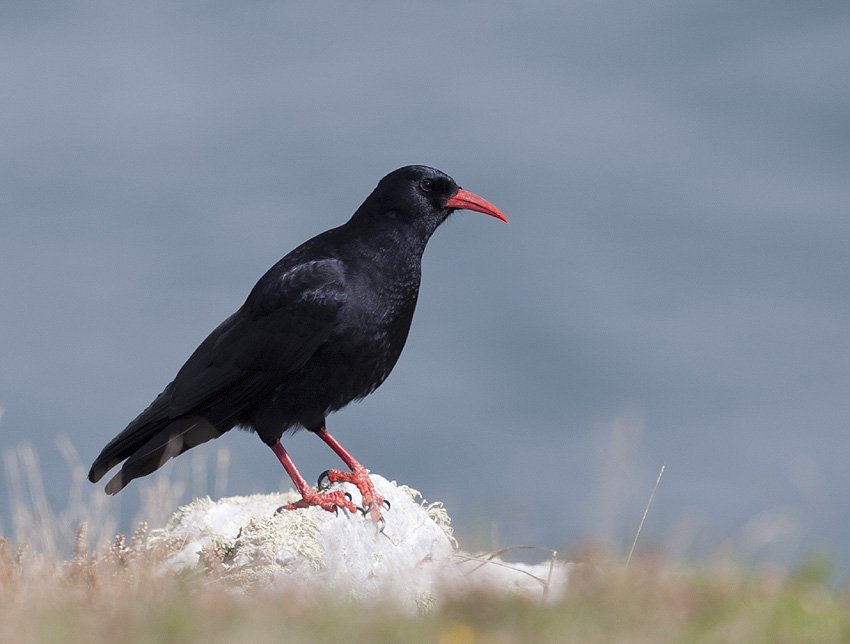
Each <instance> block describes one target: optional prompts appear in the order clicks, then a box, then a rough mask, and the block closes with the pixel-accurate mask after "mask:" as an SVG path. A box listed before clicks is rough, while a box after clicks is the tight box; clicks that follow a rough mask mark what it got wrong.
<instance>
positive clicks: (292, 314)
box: [89, 165, 507, 521]
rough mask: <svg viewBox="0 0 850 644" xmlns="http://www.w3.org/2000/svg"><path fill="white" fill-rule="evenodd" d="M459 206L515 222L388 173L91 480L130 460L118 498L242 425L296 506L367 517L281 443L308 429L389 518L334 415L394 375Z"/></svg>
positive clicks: (134, 427)
mask: <svg viewBox="0 0 850 644" xmlns="http://www.w3.org/2000/svg"><path fill="white" fill-rule="evenodd" d="M457 209H468V210H477V211H478V212H482V213H485V214H488V215H491V216H493V217H496V218H498V219H501V220H502V221H505V222H507V219H506V218H505V216H504V215H503V214H502V213H501V212H500V211H499V210H498V208H496V207H495V206H493V205H492V204H491V203H489V202H488V201H485V200H484V199H482V198H481V197H479V196H477V195H474V194H472V193H470V192H467V191H465V190H461V189H460V188H459V187H458V185H457V184H456V183H455V182H454V180H453V179H452V178H451V177H449V176H448V175H446V174H444V173H442V172H440V171H439V170H435V169H434V168H429V167H427V166H418V165H414V166H407V167H404V168H400V169H398V170H396V171H395V172H391V173H390V174H388V175H387V176H386V177H384V178H383V179H381V181H380V182H379V183H378V186H377V187H376V188H375V190H374V191H373V192H372V194H371V195H369V197H368V198H367V199H366V201H364V202H363V205H361V206H360V208H358V209H357V212H355V213H354V215H353V216H352V217H351V219H350V220H349V221H348V222H347V223H345V224H343V225H342V226H339V227H337V228H333V229H331V230H328V231H327V232H324V233H322V234H320V235H318V236H316V237H314V238H313V239H311V240H310V241H308V242H305V243H304V244H302V245H301V246H299V247H298V248H296V249H295V250H293V251H292V252H291V253H289V254H288V255H287V256H286V257H284V258H283V259H281V260H280V261H279V262H278V263H277V264H275V265H274V266H273V267H272V268H271V269H270V270H269V271H268V272H267V273H266V274H265V275H263V277H262V278H261V279H260V281H259V282H257V284H256V286H254V288H253V290H252V291H251V293H250V295H249V296H248V299H247V300H246V301H245V303H244V304H243V305H242V306H241V307H240V308H239V310H238V311H236V313H234V314H233V315H231V316H230V317H229V318H227V319H226V320H225V321H224V322H222V323H221V324H220V325H219V326H218V328H216V329H215V330H214V331H213V332H212V333H211V334H210V335H209V336H208V337H207V339H206V340H204V341H203V342H202V343H201V345H200V346H199V347H198V348H197V349H196V350H195V352H194V353H193V354H192V356H191V357H190V358H189V359H188V360H187V361H186V364H184V365H183V367H182V368H181V369H180V371H179V372H178V373H177V376H176V377H175V378H174V380H173V381H172V382H171V383H170V384H169V385H168V386H167V387H166V388H165V390H164V391H163V392H162V393H161V394H159V396H157V397H156V399H155V400H154V401H153V403H151V405H150V406H149V407H148V408H147V409H145V411H143V412H142V413H141V414H140V415H139V416H138V418H136V419H135V420H134V421H133V422H131V423H130V424H129V425H128V426H127V428H126V429H125V430H124V431H122V432H121V433H120V434H118V436H116V437H115V438H113V439H112V440H111V441H110V442H109V444H108V445H107V446H106V447H104V448H103V451H102V452H101V453H100V455H99V456H98V457H97V458H96V459H95V461H94V464H93V465H92V467H91V470H90V471H89V480H90V481H91V482H92V483H96V482H97V481H99V480H100V479H101V478H102V477H103V475H104V474H106V473H107V472H108V471H109V470H111V469H112V468H113V467H115V466H116V465H118V464H119V463H121V462H122V461H124V464H123V466H122V467H121V469H120V470H119V471H118V473H117V474H116V475H115V476H114V477H113V478H112V480H110V481H109V483H108V484H107V485H106V492H107V493H108V494H116V493H117V492H119V491H120V490H121V489H123V488H124V486H125V485H127V484H128V483H129V482H130V481H132V480H133V479H135V478H139V477H141V476H145V475H147V474H150V473H151V472H153V471H155V470H157V469H159V468H160V467H161V466H162V465H163V464H164V463H165V462H166V461H167V460H168V459H170V458H172V457H174V456H177V455H178V454H182V453H183V452H185V451H186V450H188V449H191V448H192V447H195V446H196V445H200V444H201V443H204V442H206V441H208V440H210V439H213V438H218V437H219V436H221V435H222V434H223V433H225V432H226V431H229V430H230V429H233V428H234V427H242V428H244V429H248V430H253V431H255V432H257V434H258V435H259V437H260V438H261V439H262V440H263V442H264V443H265V444H266V445H268V446H269V447H271V448H272V450H273V451H274V453H275V454H276V455H277V457H278V459H280V462H281V463H282V464H283V467H284V468H285V469H286V471H287V473H288V474H289V476H290V477H291V478H292V481H293V482H294V483H295V486H296V487H297V488H298V491H299V492H300V493H301V496H302V499H301V500H300V501H298V502H297V503H293V504H290V505H289V506H286V508H287V509H294V508H300V507H307V506H309V505H318V506H320V507H322V508H324V509H325V510H329V511H334V512H336V511H337V507H344V508H346V509H348V510H349V511H351V512H354V511H355V510H356V509H357V507H356V506H355V505H354V504H353V503H352V501H351V499H350V497H347V496H346V495H344V494H343V493H342V492H341V491H339V490H337V491H334V492H317V491H316V490H314V489H313V488H312V487H311V486H310V485H308V484H307V482H306V481H305V480H304V478H303V477H302V476H301V474H300V473H299V472H298V470H297V469H296V467H295V465H294V463H293V462H292V459H291V458H290V456H289V454H288V453H287V451H286V450H285V449H284V447H283V445H281V443H280V438H281V436H282V435H283V432H284V431H286V430H287V429H298V428H300V427H304V428H306V429H308V430H310V431H311V432H313V433H315V434H316V435H317V436H318V437H319V438H321V439H322V440H323V441H324V442H325V443H327V444H328V445H329V446H330V447H331V449H333V451H334V452H336V453H337V455H339V457H340V458H341V459H342V460H343V462H344V463H345V464H346V465H347V466H348V467H349V469H350V470H351V471H350V472H344V471H340V470H329V471H328V472H325V473H324V474H323V475H322V477H320V483H321V482H322V479H324V478H325V477H327V479H328V480H329V481H330V482H338V481H348V482H351V483H354V484H355V485H356V486H357V487H358V488H359V489H360V491H361V493H362V495H363V508H362V511H363V513H364V514H365V513H366V511H368V510H369V509H370V508H371V512H372V516H373V518H374V519H375V520H376V521H377V520H379V519H380V509H379V507H380V506H381V505H382V504H383V502H384V501H383V499H382V498H381V497H380V495H378V494H377V493H376V491H375V488H374V486H373V485H372V482H371V480H370V479H369V476H368V473H367V472H366V470H365V468H364V467H363V466H362V465H360V463H358V462H357V461H356V460H355V459H354V458H353V457H352V456H351V455H350V454H349V453H348V452H346V451H345V449H343V447H342V446H341V445H340V444H339V443H338V442H337V441H336V439H334V438H333V437H332V436H331V435H330V434H329V433H328V432H327V430H326V429H325V417H326V416H327V415H328V414H329V413H330V412H333V411H336V410H338V409H341V408H342V407H344V406H345V405H347V404H348V403H350V402H351V401H353V400H360V399H361V398H363V397H365V396H366V395H368V394H370V393H371V392H373V391H375V389H377V388H378V386H380V384H381V383H382V382H384V379H385V378H386V377H387V375H389V373H390V371H391V370H392V368H393V366H394V365H395V363H396V361H397V360H398V357H399V355H400V354H401V350H402V348H403V347H404V343H405V341H406V340H407V333H408V330H409V329H410V322H411V320H412V318H413V310H414V308H415V307H416V299H417V296H418V293H419V282H420V273H421V260H422V253H423V251H424V250H425V245H426V243H427V242H428V239H429V238H430V237H431V235H432V234H433V233H434V231H435V230H436V229H437V227H438V226H439V225H440V224H441V223H443V221H445V220H446V218H447V217H448V216H449V215H450V214H451V213H452V212H454V211H455V210H457ZM125 459H126V460H125Z"/></svg>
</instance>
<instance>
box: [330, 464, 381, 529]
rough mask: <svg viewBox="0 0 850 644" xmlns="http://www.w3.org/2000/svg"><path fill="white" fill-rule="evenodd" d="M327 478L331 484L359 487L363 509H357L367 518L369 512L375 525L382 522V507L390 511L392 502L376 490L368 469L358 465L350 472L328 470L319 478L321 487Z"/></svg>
mask: <svg viewBox="0 0 850 644" xmlns="http://www.w3.org/2000/svg"><path fill="white" fill-rule="evenodd" d="M325 478H327V480H328V481H329V482H330V483H351V484H353V485H356V486H357V489H358V490H360V494H361V495H362V496H363V507H362V508H357V509H358V510H360V511H361V512H362V513H363V516H366V513H367V512H370V513H371V514H372V520H373V521H374V522H375V523H380V522H381V521H382V517H381V506H386V508H387V510H389V509H390V502H389V501H387V500H386V499H384V497H382V496H381V495H380V494H378V491H377V490H376V489H375V485H374V484H373V483H372V479H371V478H369V472H368V471H366V468H365V467H363V466H362V465H360V464H359V463H358V464H356V465H355V466H354V467H353V468H352V470H351V471H350V472H344V471H343V470H327V471H326V472H324V473H323V474H322V475H321V476H320V477H319V487H320V488H321V487H322V479H325ZM325 494H333V492H330V493H329V492H325Z"/></svg>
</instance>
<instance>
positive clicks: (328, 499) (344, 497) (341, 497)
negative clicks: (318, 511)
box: [277, 488, 358, 516]
mask: <svg viewBox="0 0 850 644" xmlns="http://www.w3.org/2000/svg"><path fill="white" fill-rule="evenodd" d="M314 505H315V506H318V507H320V508H322V509H323V510H326V511H328V512H333V513H334V514H335V515H337V516H339V509H340V508H345V509H346V510H348V511H349V512H351V513H352V514H353V513H354V512H356V511H357V509H358V508H357V506H356V505H354V503H353V501H352V500H351V495H350V494H349V493H348V492H343V491H342V490H335V491H333V492H316V491H315V490H313V489H312V488H308V489H307V490H306V491H304V492H303V493H302V497H301V499H300V500H298V501H295V502H294V503H287V504H286V505H282V506H281V507H279V508H278V509H277V512H278V513H279V512H281V511H282V510H300V509H301V508H309V507H310V506H314Z"/></svg>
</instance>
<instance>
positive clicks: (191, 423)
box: [89, 416, 230, 494]
mask: <svg viewBox="0 0 850 644" xmlns="http://www.w3.org/2000/svg"><path fill="white" fill-rule="evenodd" d="M153 425H154V426H153V427H149V428H146V429H148V431H146V432H144V434H143V435H144V436H145V437H146V438H147V440H145V441H144V442H141V443H136V444H134V445H130V446H128V445H126V443H125V444H124V445H123V446H121V448H120V449H118V445H115V446H113V449H112V450H110V447H111V446H112V444H111V443H110V445H107V446H106V448H104V450H103V452H102V453H101V454H100V456H98V458H97V460H96V461H95V462H94V464H93V465H92V468H91V471H90V472H89V480H91V481H92V482H97V481H99V480H100V479H101V478H102V477H103V475H104V474H106V472H108V471H109V470H110V469H112V468H113V467H114V466H115V465H117V464H118V463H120V462H121V461H122V460H123V459H124V458H126V459H127V460H126V461H125V462H124V465H123V466H122V467H121V469H120V470H119V471H118V473H117V474H116V475H115V476H114V477H112V479H111V480H110V481H109V483H107V484H106V493H107V494H117V493H118V492H120V491H121V490H122V489H123V488H124V486H126V485H127V484H128V483H129V482H130V481H132V480H133V479H136V478H139V477H141V476H146V475H147V474H150V473H151V472H154V471H156V470H158V469H159V468H160V467H162V466H163V465H164V464H165V463H166V461H168V460H169V459H171V458H174V457H175V456H177V455H178V454H182V453H183V452H185V451H186V450H188V449H191V448H192V447H195V446H197V445H200V444H201V443H206V442H207V441H209V440H212V439H213V438H218V437H219V436H221V435H222V434H223V433H224V432H222V431H220V430H219V429H217V428H216V427H214V426H213V425H212V424H210V423H209V422H208V421H207V420H206V419H205V418H203V417H202V416H188V417H185V418H178V419H175V420H170V419H169V420H163V421H159V422H157V423H153ZM157 425H158V426H159V427H157ZM228 429H230V428H228ZM151 430H152V431H151ZM136 435H137V436H138V435H139V434H138V433H137V434H136ZM118 438H120V436H119V437H118Z"/></svg>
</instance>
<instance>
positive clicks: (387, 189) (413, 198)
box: [358, 165, 508, 234]
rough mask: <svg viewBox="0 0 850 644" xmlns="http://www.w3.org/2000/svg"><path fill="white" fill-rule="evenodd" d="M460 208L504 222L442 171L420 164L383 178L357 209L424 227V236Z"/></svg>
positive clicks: (505, 219)
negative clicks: (425, 231)
mask: <svg viewBox="0 0 850 644" xmlns="http://www.w3.org/2000/svg"><path fill="white" fill-rule="evenodd" d="M460 209H465V210H476V211H478V212H482V213H484V214H486V215H490V216H491V217H495V218H496V219H501V220H502V221H504V222H507V221H508V220H507V218H506V217H505V216H504V215H503V214H502V212H501V211H500V210H499V209H498V208H496V206H494V205H493V204H491V203H490V202H489V201H487V200H486V199H482V198H481V197H479V196H478V195H476V194H473V193H471V192H467V191H466V190H463V189H461V188H460V187H459V186H458V185H457V183H455V181H454V179H452V178H451V177H450V176H449V175H447V174H445V173H444V172H440V171H439V170H437V169H435V168H430V167H428V166H424V165H409V166H405V167H403V168H399V169H398V170H395V171H393V172H391V173H390V174H388V175H387V176H385V177H384V178H383V179H381V181H380V182H379V183H378V186H377V188H375V190H374V192H373V193H372V194H371V195H370V197H369V199H367V200H366V202H365V203H364V204H363V206H361V208H360V210H361V211H365V212H364V214H367V213H368V215H370V216H377V217H380V218H392V219H399V220H406V221H409V222H411V223H414V224H416V225H417V227H418V226H419V225H423V224H424V228H425V229H426V230H427V232H428V234H430V233H433V232H434V230H435V229H436V228H437V226H439V225H440V224H441V223H442V222H443V221H445V219H446V218H447V217H448V216H449V215H450V214H451V213H452V212H454V211H455V210H460ZM359 212H360V211H358V213H359Z"/></svg>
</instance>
